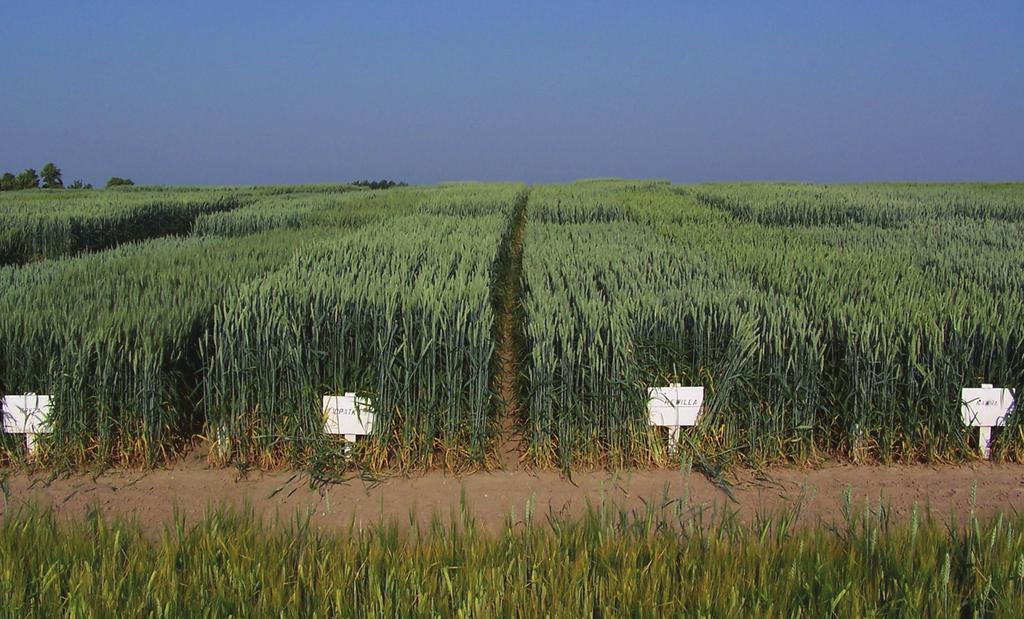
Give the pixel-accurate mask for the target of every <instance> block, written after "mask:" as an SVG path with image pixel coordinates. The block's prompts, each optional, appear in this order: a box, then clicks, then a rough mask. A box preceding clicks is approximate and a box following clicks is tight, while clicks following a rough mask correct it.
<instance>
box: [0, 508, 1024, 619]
mask: <svg viewBox="0 0 1024 619" xmlns="http://www.w3.org/2000/svg"><path fill="white" fill-rule="evenodd" d="M674 504H675V505H678V507H677V508H675V509H672V508H669V509H666V510H647V511H646V512H643V513H639V514H631V513H625V512H618V511H615V510H613V509H611V508H608V507H605V506H602V507H600V508H596V509H593V510H589V511H588V512H587V514H586V515H585V516H583V517H582V518H578V519H568V518H565V517H562V516H559V515H557V514H553V513H548V514H542V516H544V517H543V518H540V517H536V516H535V515H534V514H533V512H532V510H531V509H529V508H528V509H527V514H526V518H525V520H524V521H523V522H518V523H517V522H515V520H514V518H512V517H510V518H509V519H508V521H507V524H506V526H505V527H503V528H501V529H500V530H498V531H496V532H493V533H492V532H488V531H487V530H484V529H482V528H481V527H479V526H478V525H477V524H476V523H475V522H474V521H473V520H472V518H471V517H469V516H467V515H465V514H463V515H462V516H461V518H459V517H455V516H453V520H454V522H452V523H450V524H443V523H442V521H441V520H439V519H437V520H435V521H434V522H433V523H432V524H431V525H429V526H426V527H414V528H411V529H409V530H405V531H403V530H402V529H401V528H400V527H399V526H398V525H397V524H395V523H378V524H376V525H371V526H369V527H367V528H360V529H357V528H354V527H350V528H348V529H344V530H342V531H339V532H337V533H328V532H323V531H320V530H318V529H316V528H315V527H314V526H313V525H312V524H311V523H310V522H309V520H308V519H301V518H300V519H299V520H297V521H296V522H293V523H285V524H282V523H276V524H274V523H271V524H265V523H264V522H262V521H261V519H260V518H258V517H256V516H255V515H253V514H252V513H251V512H242V513H237V512H227V511H215V512H209V513H208V514H207V515H206V516H205V517H202V518H200V519H199V520H198V521H197V522H194V523H191V524H186V522H185V521H184V518H183V517H178V518H177V519H176V520H175V521H174V523H173V524H172V525H170V526H168V527H167V529H166V530H165V532H164V533H163V534H162V535H161V536H159V538H158V539H156V540H153V541H150V540H147V539H146V538H144V537H143V535H142V534H141V532H140V530H139V528H138V527H137V526H135V525H133V524H129V523H125V522H123V521H108V520H106V519H104V518H103V517H102V516H100V515H99V513H98V512H93V513H92V514H91V515H90V516H89V517H88V519H87V520H86V521H84V522H74V523H70V524H66V523H63V522H61V520H59V519H58V518H57V516H56V514H54V513H53V512H42V511H39V510H22V511H19V512H16V513H15V512H11V513H9V514H8V515H7V516H5V517H4V519H3V521H2V523H0V599H3V600H4V610H5V611H6V612H7V613H8V614H10V615H12V616H45V617H57V616H109V615H128V616H139V615H145V616H156V617H193V616H280V615H301V616H323V617H391V616H403V617H420V616H422V617H440V616H445V617H448V616H451V617H462V616H469V617H539V616H543V617H573V618H575V617H593V616H607V617H613V616H614V617H618V616H682V617H761V616H768V617H776V616H782V615H785V616H806V617H832V616H838V617H873V616H902V617H965V616H967V617H972V616H994V617H1019V616H1021V615H1022V614H1024V559H1022V557H1024V517H1021V516H1009V517H1004V516H1002V515H1000V516H996V517H991V518H986V519H978V518H976V517H975V516H974V515H973V514H972V515H971V517H970V518H969V519H968V520H967V522H964V523H955V522H953V523H941V522H937V521H936V520H935V519H934V518H932V517H931V515H930V514H928V513H927V512H925V513H924V514H923V515H919V513H918V512H917V511H915V513H914V514H913V515H912V516H911V517H910V518H909V519H908V521H901V522H897V521H895V520H894V519H893V518H892V517H891V516H890V514H889V512H888V510H886V509H884V507H883V508H879V509H878V510H870V509H867V508H865V510H864V511H863V512H859V513H854V512H852V511H847V512H846V517H845V518H843V519H841V520H840V521H839V522H836V523H832V522H821V523H818V524H814V523H811V524H806V525H804V524H796V522H795V521H796V515H795V514H794V513H793V512H781V513H777V514H774V515H770V516H765V517H761V518H757V519H755V520H754V521H753V522H751V523H750V524H741V523H740V521H739V519H738V518H737V517H736V515H735V514H731V513H723V514H722V515H721V516H718V517H715V516H714V515H704V513H703V512H701V511H698V512H696V515H694V512H693V511H691V509H692V506H691V507H690V508H686V507H687V506H685V505H683V504H682V503H674ZM684 508H685V509H684Z"/></svg>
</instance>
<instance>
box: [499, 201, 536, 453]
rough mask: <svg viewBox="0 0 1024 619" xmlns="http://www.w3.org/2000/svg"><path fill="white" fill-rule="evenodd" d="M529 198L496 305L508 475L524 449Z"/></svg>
mask: <svg viewBox="0 0 1024 619" xmlns="http://www.w3.org/2000/svg"><path fill="white" fill-rule="evenodd" d="M527 200H528V197H527V194H524V195H523V198H522V201H521V202H520V203H519V204H518V205H517V206H516V213H515V215H514V216H513V220H512V233H511V235H510V237H509V246H508V256H507V258H506V260H505V264H504V270H503V271H502V273H500V275H499V277H500V280H499V281H500V283H499V287H500V297H499V302H498V305H497V308H496V309H497V316H496V319H497V350H496V353H495V357H496V358H497V368H496V372H495V376H494V389H495V391H496V392H497V394H498V401H499V403H500V404H499V411H498V414H499V416H500V418H501V440H500V441H499V443H498V457H499V462H500V464H501V468H502V469H503V470H505V471H512V470H517V469H519V467H520V463H521V461H522V457H523V449H522V440H523V432H522V417H523V408H522V399H521V393H522V384H521V381H522V356H521V355H522V350H523V337H524V335H523V324H522V294H523V286H522V276H523V234H524V233H525V230H526V206H527Z"/></svg>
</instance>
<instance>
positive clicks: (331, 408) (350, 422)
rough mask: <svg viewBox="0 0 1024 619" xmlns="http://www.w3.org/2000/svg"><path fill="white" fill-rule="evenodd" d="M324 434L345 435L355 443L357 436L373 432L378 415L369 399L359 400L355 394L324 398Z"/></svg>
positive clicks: (347, 439)
mask: <svg viewBox="0 0 1024 619" xmlns="http://www.w3.org/2000/svg"><path fill="white" fill-rule="evenodd" d="M323 414H324V433H325V434H344V435H345V440H346V441H348V442H350V443H354V442H355V440H356V436H366V435H368V434H370V433H371V432H373V422H374V421H375V418H376V415H375V414H374V412H373V404H372V402H370V400H369V399H368V398H357V397H356V394H355V393H352V392H348V393H346V394H345V395H325V396H324V406H323Z"/></svg>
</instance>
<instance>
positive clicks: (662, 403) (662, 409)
mask: <svg viewBox="0 0 1024 619" xmlns="http://www.w3.org/2000/svg"><path fill="white" fill-rule="evenodd" d="M647 398H648V399H647V412H648V414H649V416H650V423H651V425H652V426H667V427H669V428H671V430H669V435H668V437H669V438H668V450H669V453H672V454H674V453H676V449H677V445H678V443H679V428H680V427H681V426H693V425H697V419H698V418H700V410H701V406H703V404H704V387H683V386H682V385H680V384H679V383H672V384H671V385H669V386H668V387H651V388H650V389H648V391H647Z"/></svg>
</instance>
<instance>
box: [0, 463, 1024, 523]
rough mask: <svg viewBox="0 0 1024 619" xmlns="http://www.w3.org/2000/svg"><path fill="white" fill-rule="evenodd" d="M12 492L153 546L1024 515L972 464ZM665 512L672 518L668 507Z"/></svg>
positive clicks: (16, 480) (69, 484)
mask: <svg viewBox="0 0 1024 619" xmlns="http://www.w3.org/2000/svg"><path fill="white" fill-rule="evenodd" d="M4 475H5V476H6V484H7V486H8V493H7V497H6V500H5V501H3V502H0V513H4V512H8V511H11V510H14V509H17V508H18V507H19V506H22V505H25V504H30V503H34V504H37V505H42V506H52V507H53V508H54V509H55V510H57V512H58V514H59V515H60V516H61V517H64V518H78V517H81V516H83V515H84V514H85V513H86V512H87V511H88V510H89V508H90V507H93V506H95V507H98V508H99V509H101V510H102V511H103V512H104V513H106V514H108V515H116V516H127V517H129V518H134V519H136V520H137V521H138V522H139V523H140V525H141V526H142V527H143V529H144V530H145V531H146V533H147V534H149V535H158V534H159V533H160V532H162V531H163V530H164V526H165V525H166V524H167V523H168V522H169V521H170V519H171V518H172V516H173V514H174V513H175V510H176V509H177V510H179V511H180V513H182V514H184V516H185V517H186V518H189V519H191V518H195V517H197V516H199V515H201V514H202V513H203V512H204V511H205V510H206V509H207V508H208V507H210V506H228V507H241V506H244V505H251V506H252V508H253V509H254V510H255V512H256V513H257V514H260V515H261V516H263V517H264V518H265V519H267V520H271V521H272V520H273V519H274V518H281V519H283V520H286V521H288V520H291V519H292V518H293V517H294V516H295V515H296V514H306V513H310V514H311V517H312V522H313V523H314V524H315V525H317V526H320V527H322V528H333V527H347V526H348V525H349V524H350V523H354V524H355V526H357V527H360V526H365V525H369V524H373V523H377V522H380V520H381V518H382V517H383V518H384V519H387V520H392V519H393V520H396V521H398V522H399V523H400V524H404V523H409V522H410V514H414V515H415V520H417V521H419V522H421V523H426V522H427V521H429V520H430V519H431V518H432V517H433V516H435V515H436V516H440V517H441V518H442V519H447V518H449V517H450V516H452V515H454V514H457V513H458V510H459V506H460V504H461V501H462V497H463V496H465V503H466V505H467V506H468V509H469V511H470V512H471V513H472V514H473V516H474V517H475V518H476V520H477V522H478V523H480V524H482V525H484V526H485V527H487V528H490V529H492V530H493V529H496V528H500V527H501V526H503V524H504V523H505V521H506V517H507V516H508V515H509V514H511V513H513V512H514V513H515V514H517V515H518V516H517V517H518V518H522V515H523V513H524V511H525V508H526V505H527V503H528V502H529V501H531V500H532V501H534V503H535V506H536V507H535V509H536V513H537V514H538V516H541V515H544V514H546V513H549V512H553V513H555V514H561V515H565V516H572V515H576V514H579V513H581V512H582V511H584V510H585V509H586V506H587V504H588V502H589V503H590V504H591V505H596V504H599V503H601V501H602V500H604V501H606V502H607V503H610V504H613V505H615V506H616V507H617V508H619V509H627V510H638V511H642V510H643V509H644V508H645V505H647V504H654V505H662V504H663V503H664V502H665V500H666V499H667V500H669V501H671V500H681V501H684V502H686V504H687V506H688V508H690V509H695V508H699V507H704V508H707V509H717V510H722V509H723V508H726V507H728V508H730V509H735V510H738V512H739V515H740V517H741V518H742V519H745V520H748V521H749V520H750V519H751V518H754V517H756V515H757V513H759V512H764V511H766V510H774V509H781V508H783V507H786V506H792V505H794V504H795V503H796V502H799V503H800V505H801V521H803V522H816V521H817V520H818V519H819V518H820V519H824V520H828V521H832V520H835V519H838V518H840V511H839V510H840V507H841V505H842V503H843V494H844V492H845V491H846V490H847V489H849V491H850V492H851V494H852V496H853V499H854V502H855V504H856V505H858V506H861V507H862V506H863V505H864V502H865V500H866V499H869V500H870V501H871V502H872V504H876V505H877V503H878V502H879V500H881V501H882V503H884V504H886V505H887V506H889V507H890V509H891V511H892V513H894V514H896V515H898V516H899V515H902V516H905V515H907V514H909V513H910V510H911V509H912V507H913V506H914V505H915V504H917V505H919V506H921V507H922V508H923V507H924V506H925V505H928V506H930V508H931V510H932V512H933V513H934V514H936V515H938V516H939V517H941V518H944V519H945V518H948V517H949V515H951V514H957V515H958V516H960V515H962V514H966V513H967V512H968V511H969V510H970V509H971V494H972V487H974V486H975V484H976V489H975V493H976V505H977V511H978V512H979V513H982V514H986V513H992V512H995V511H1000V510H1001V511H1015V510H1018V509H1021V508H1024V466H1022V465H989V464H974V465H963V466H938V467H930V466H886V467H883V466H854V465H840V464H832V465H826V466H823V467H820V468H814V469H809V468H795V467H794V468H773V469H768V470H764V471H759V472H755V471H749V470H737V471H734V472H732V473H731V474H730V482H731V492H732V495H733V497H734V499H735V500H732V499H730V498H729V497H728V496H727V495H726V494H725V493H724V492H723V491H722V490H721V489H720V488H718V487H716V486H714V485H712V484H711V483H710V482H709V481H708V480H707V479H706V478H705V477H703V476H702V475H700V474H698V473H685V472H679V471H666V470H651V471H639V470H633V471H622V472H608V471H604V472H586V473H577V474H575V475H573V478H572V480H569V479H566V478H564V477H562V476H561V475H559V474H558V473H557V472H555V471H528V470H516V471H503V472H495V473H474V474H470V475H466V476H462V477H456V476H452V475H445V474H443V473H440V472H431V473H424V474H419V475H412V476H401V477H391V478H389V479H386V480H382V481H368V480H362V479H359V478H357V477H354V478H353V479H351V480H348V481H345V482H342V483H337V484H331V485H326V486H320V487H315V484H311V483H310V478H309V476H308V475H306V474H305V473H303V472H298V471H278V472H269V473H268V472H254V473H250V474H249V475H247V476H246V477H245V478H240V477H239V474H238V471H237V470H236V469H232V468H221V469H211V468H209V467H208V466H207V465H206V464H205V463H204V461H203V460H202V459H201V458H198V457H193V458H189V459H185V460H182V461H180V462H178V463H176V464H175V465H173V466H170V467H168V468H163V469H157V470H149V471H124V470H118V471H108V472H105V473H103V474H102V475H99V476H96V477H94V476H93V475H89V474H76V475H72V476H69V477H58V478H56V479H49V477H50V476H49V475H46V474H43V473H35V474H30V473H26V472H19V471H5V472H0V476H4ZM670 509H671V508H670Z"/></svg>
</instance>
